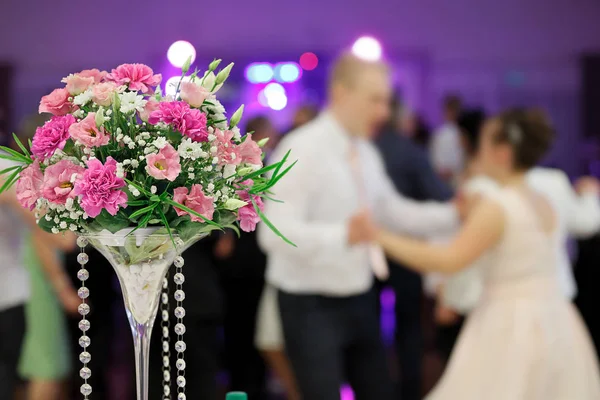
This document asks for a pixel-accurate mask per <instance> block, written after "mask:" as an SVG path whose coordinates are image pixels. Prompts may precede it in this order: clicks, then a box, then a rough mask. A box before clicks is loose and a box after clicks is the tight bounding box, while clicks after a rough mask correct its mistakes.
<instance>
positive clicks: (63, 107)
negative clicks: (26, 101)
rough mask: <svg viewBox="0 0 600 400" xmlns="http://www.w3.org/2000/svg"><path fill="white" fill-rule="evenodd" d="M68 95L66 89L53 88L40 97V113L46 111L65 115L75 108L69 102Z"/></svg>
mask: <svg viewBox="0 0 600 400" xmlns="http://www.w3.org/2000/svg"><path fill="white" fill-rule="evenodd" d="M69 96H70V94H69V91H68V90H67V89H54V90H53V91H52V93H50V94H49V95H46V96H44V97H42V100H41V101H40V107H39V112H40V114H41V113H45V112H46V113H50V114H53V115H65V114H68V113H70V112H71V111H73V110H75V107H74V106H73V104H72V103H70V102H69Z"/></svg>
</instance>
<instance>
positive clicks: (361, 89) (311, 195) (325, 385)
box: [259, 54, 458, 400]
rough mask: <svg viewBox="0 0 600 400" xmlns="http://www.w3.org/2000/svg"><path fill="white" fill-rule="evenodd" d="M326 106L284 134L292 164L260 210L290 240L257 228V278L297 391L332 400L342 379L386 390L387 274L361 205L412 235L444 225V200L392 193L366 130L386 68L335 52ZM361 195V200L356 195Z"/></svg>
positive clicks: (386, 79) (380, 393)
mask: <svg viewBox="0 0 600 400" xmlns="http://www.w3.org/2000/svg"><path fill="white" fill-rule="evenodd" d="M328 89H329V99H328V100H329V103H328V107H327V111H325V112H324V113H323V114H322V115H320V116H319V117H318V118H317V119H315V120H313V121H312V122H310V123H308V124H306V125H304V126H303V127H301V128H299V129H297V130H295V131H293V132H291V133H290V134H289V135H286V136H285V137H284V139H283V140H282V141H281V143H280V145H279V146H278V148H277V149H276V150H275V155H274V158H275V159H279V158H281V157H282V156H283V154H285V152H286V151H287V150H288V149H292V151H293V157H294V158H297V159H298V163H297V164H296V166H295V167H294V168H292V170H291V171H290V172H289V176H288V177H286V178H287V179H285V180H281V181H280V182H279V183H278V187H277V198H278V199H279V200H281V201H282V202H281V203H279V202H269V203H267V204H266V212H267V213H268V215H269V218H270V219H271V221H272V222H273V224H275V226H277V227H278V229H280V230H281V232H284V233H285V234H286V235H288V237H289V239H290V240H291V241H292V242H294V243H295V244H296V245H297V247H294V246H290V245H289V244H287V243H285V242H283V241H282V240H281V239H280V238H279V237H277V236H276V235H274V234H272V233H270V232H269V231H268V230H267V229H263V227H259V242H260V244H261V246H262V248H263V249H265V251H267V253H268V256H269V258H268V269H267V279H268V281H269V283H270V284H272V285H273V286H274V287H276V288H277V290H278V300H279V308H280V315H281V322H282V327H283V334H284V340H285V348H286V352H287V355H288V357H289V359H290V362H291V365H292V368H293V371H294V375H295V377H296V380H297V383H298V388H299V390H300V396H301V397H302V399H304V400H338V399H339V398H340V392H339V391H340V386H341V384H342V383H343V382H344V381H345V380H346V379H347V381H348V382H349V383H350V385H351V386H352V389H353V390H354V393H355V396H356V399H358V400H371V399H377V400H388V399H392V398H393V397H394V395H393V386H392V382H391V377H390V371H389V369H388V368H387V362H386V356H385V352H384V349H383V344H382V340H381V336H380V329H379V328H380V326H379V320H378V312H377V309H378V299H377V293H376V291H375V290H374V287H373V272H374V271H375V272H376V273H377V274H378V275H379V276H380V277H382V278H384V277H385V275H387V273H388V270H387V265H386V264H385V259H384V258H382V257H383V254H382V253H379V252H378V249H377V248H376V247H371V246H369V245H368V243H369V242H370V240H371V236H369V235H368V230H366V229H365V228H366V227H367V226H365V224H366V223H368V216H367V212H366V211H365V208H370V209H371V210H372V211H373V212H374V213H376V216H377V217H378V220H380V221H382V222H385V223H387V224H386V225H388V226H392V227H394V228H395V229H397V230H399V231H403V232H409V233H411V234H415V235H425V236H426V235H429V234H432V233H436V232H438V231H444V230H448V231H450V230H453V229H455V227H456V226H457V224H458V213H457V210H456V209H455V207H454V206H453V205H452V204H441V203H434V202H431V203H418V202H415V201H412V200H409V199H407V198H405V197H402V196H401V195H399V194H398V193H397V192H396V191H395V189H394V185H393V183H392V182H391V181H390V179H389V178H388V176H387V175H386V172H385V165H384V163H383V161H382V159H381V157H380V155H379V153H378V152H377V149H376V148H375V146H374V145H373V144H372V143H370V142H369V139H370V138H371V137H372V136H373V135H374V134H375V133H376V132H377V131H378V130H379V129H380V128H381V126H382V124H384V123H385V122H386V120H387V119H388V116H389V101H390V97H391V82H390V72H389V70H388V67H387V66H386V65H384V64H383V63H379V62H368V61H364V60H361V59H359V58H357V57H355V56H353V55H350V54H345V55H342V56H341V57H340V58H339V59H338V60H336V62H335V64H334V68H333V71H332V74H331V77H330V80H329V87H328ZM361 199H362V200H361Z"/></svg>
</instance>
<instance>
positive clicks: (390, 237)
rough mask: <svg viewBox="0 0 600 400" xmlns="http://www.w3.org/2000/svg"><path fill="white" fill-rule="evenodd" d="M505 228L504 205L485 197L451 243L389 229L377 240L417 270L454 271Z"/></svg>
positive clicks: (492, 243) (499, 234)
mask: <svg viewBox="0 0 600 400" xmlns="http://www.w3.org/2000/svg"><path fill="white" fill-rule="evenodd" d="M503 230H504V213H503V210H502V207H501V206H500V205H498V204H496V203H494V202H493V201H489V200H486V201H482V202H480V204H479V205H477V206H476V207H475V209H474V210H473V212H472V214H471V215H470V216H469V217H468V219H467V222H466V223H465V225H464V227H463V228H462V229H461V231H460V232H459V233H458V235H457V236H456V237H455V238H454V239H453V240H452V241H451V243H450V244H446V245H435V244H429V243H426V242H423V241H420V240H415V239H410V238H407V237H402V236H396V235H394V234H391V233H389V232H386V231H380V232H379V233H378V234H377V240H378V242H379V243H380V244H381V245H382V246H383V248H384V249H385V251H386V253H387V254H388V256H389V257H391V258H392V259H394V260H397V261H398V262H400V263H401V264H403V265H406V266H408V267H410V268H412V269H414V270H416V271H418V272H432V271H439V272H444V273H453V272H456V271H458V270H460V269H462V268H465V267H467V266H468V265H470V264H471V263H472V262H474V261H475V260H477V259H478V258H479V257H480V256H481V255H482V254H483V253H485V251H486V250H488V249H490V248H491V247H492V246H494V245H495V244H496V243H498V241H499V240H500V238H501V237H502V232H503Z"/></svg>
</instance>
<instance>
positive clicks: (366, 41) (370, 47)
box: [352, 36, 382, 61]
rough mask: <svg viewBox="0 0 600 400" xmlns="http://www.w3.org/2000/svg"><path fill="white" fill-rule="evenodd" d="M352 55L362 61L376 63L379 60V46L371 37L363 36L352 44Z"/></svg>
mask: <svg viewBox="0 0 600 400" xmlns="http://www.w3.org/2000/svg"><path fill="white" fill-rule="evenodd" d="M352 53H354V55H355V56H357V57H359V58H362V59H363V60H367V61H378V60H379V59H381V53H382V50H381V44H379V42H378V41H377V40H376V39H374V38H372V37H369V36H363V37H361V38H360V39H358V40H357V41H356V42H354V45H353V46H352Z"/></svg>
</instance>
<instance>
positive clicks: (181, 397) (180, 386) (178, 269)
mask: <svg viewBox="0 0 600 400" xmlns="http://www.w3.org/2000/svg"><path fill="white" fill-rule="evenodd" d="M182 247H183V242H182V241H181V240H179V243H178V246H177V248H178V249H181V248H182ZM184 263H185V262H184V260H183V257H182V256H181V255H179V256H177V257H175V261H174V264H175V276H174V281H175V294H174V297H175V302H176V308H175V318H176V320H177V323H176V325H175V334H176V335H177V342H176V343H175V350H176V351H177V361H176V364H175V366H176V367H177V381H176V383H177V400H186V396H185V385H186V380H185V355H184V354H185V349H186V344H185V342H184V341H183V335H184V334H185V330H186V329H185V325H184V324H183V318H184V317H185V308H183V300H185V292H184V291H183V283H184V282H185V276H184V275H183V265H184Z"/></svg>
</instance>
